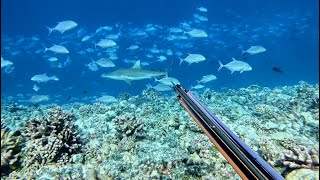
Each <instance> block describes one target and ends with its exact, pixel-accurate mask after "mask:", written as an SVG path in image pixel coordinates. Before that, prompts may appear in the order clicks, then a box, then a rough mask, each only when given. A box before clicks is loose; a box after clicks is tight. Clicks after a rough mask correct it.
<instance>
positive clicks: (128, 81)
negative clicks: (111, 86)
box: [124, 79, 132, 86]
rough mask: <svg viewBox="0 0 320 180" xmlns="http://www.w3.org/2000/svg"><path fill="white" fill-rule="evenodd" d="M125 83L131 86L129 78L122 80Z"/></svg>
mask: <svg viewBox="0 0 320 180" xmlns="http://www.w3.org/2000/svg"><path fill="white" fill-rule="evenodd" d="M124 81H125V82H126V83H127V84H129V85H130V86H131V84H132V83H131V80H128V79H126V80H124Z"/></svg>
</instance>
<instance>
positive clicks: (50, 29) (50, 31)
mask: <svg viewBox="0 0 320 180" xmlns="http://www.w3.org/2000/svg"><path fill="white" fill-rule="evenodd" d="M46 28H47V29H48V30H49V34H48V36H50V34H51V33H52V31H53V28H51V27H48V26H46Z"/></svg>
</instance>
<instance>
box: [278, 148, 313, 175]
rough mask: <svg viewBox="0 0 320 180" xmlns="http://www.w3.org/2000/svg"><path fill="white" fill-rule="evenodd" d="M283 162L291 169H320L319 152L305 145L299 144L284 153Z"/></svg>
mask: <svg viewBox="0 0 320 180" xmlns="http://www.w3.org/2000/svg"><path fill="white" fill-rule="evenodd" d="M282 164H283V165H285V166H287V167H288V168H289V169H298V168H308V169H313V170H314V169H319V152H317V151H316V150H314V149H311V148H307V147H305V146H298V147H295V148H293V149H292V150H288V151H287V152H286V153H284V159H283V162H282Z"/></svg>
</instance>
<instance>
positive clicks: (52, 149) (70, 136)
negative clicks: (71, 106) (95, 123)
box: [22, 107, 81, 167]
mask: <svg viewBox="0 0 320 180" xmlns="http://www.w3.org/2000/svg"><path fill="white" fill-rule="evenodd" d="M72 121H73V116H72V115H70V114H66V113H63V112H62V110H61V108H60V107H57V108H54V110H53V111H52V112H50V113H49V114H48V117H41V118H38V119H32V120H31V121H30V122H28V123H26V125H25V127H24V128H23V131H22V135H23V136H25V137H26V139H27V143H26V147H25V148H24V151H25V153H26V155H27V156H26V159H25V161H24V164H25V166H27V167H28V166H30V165H31V164H33V163H36V164H41V165H44V164H46V163H50V162H66V161H68V159H69V156H70V155H71V154H73V153H77V152H79V151H80V150H81V143H80V140H79V135H76V134H77V132H76V130H75V126H74V125H73V124H72Z"/></svg>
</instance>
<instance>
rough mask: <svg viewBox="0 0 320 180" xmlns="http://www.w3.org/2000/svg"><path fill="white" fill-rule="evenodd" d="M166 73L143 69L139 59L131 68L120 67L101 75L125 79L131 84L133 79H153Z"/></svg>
mask: <svg viewBox="0 0 320 180" xmlns="http://www.w3.org/2000/svg"><path fill="white" fill-rule="evenodd" d="M166 74H167V72H161V71H152V70H146V69H142V68H141V66H140V60H138V61H137V62H136V63H135V64H134V65H133V66H132V67H131V68H128V69H118V70H115V71H113V72H111V73H107V74H106V73H104V74H102V75H101V77H104V78H110V79H114V80H121V81H125V82H126V83H128V84H129V85H131V82H132V81H137V80H143V79H151V78H154V77H158V76H162V75H166Z"/></svg>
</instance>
